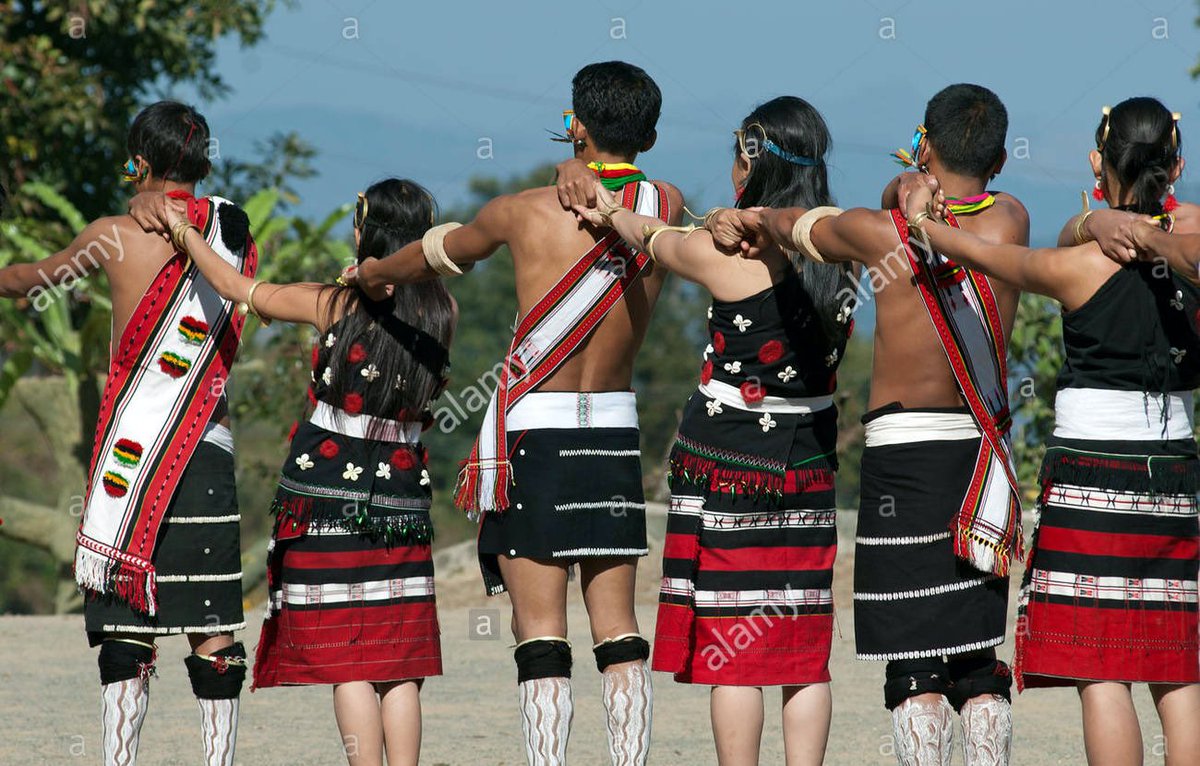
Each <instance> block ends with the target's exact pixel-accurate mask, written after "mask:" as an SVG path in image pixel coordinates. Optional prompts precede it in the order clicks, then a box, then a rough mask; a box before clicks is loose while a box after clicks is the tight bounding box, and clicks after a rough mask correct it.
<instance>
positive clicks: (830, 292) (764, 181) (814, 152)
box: [734, 96, 853, 340]
mask: <svg viewBox="0 0 1200 766" xmlns="http://www.w3.org/2000/svg"><path fill="white" fill-rule="evenodd" d="M751 126H761V127H762V131H761V133H760V132H759V130H758V128H757V127H755V128H753V129H752V128H751ZM742 130H743V131H747V132H746V134H745V135H746V141H747V144H746V148H747V150H748V151H751V152H752V153H753V154H754V156H753V157H752V158H751V160H750V175H749V176H747V178H746V184H745V186H744V187H743V188H742V195H741V197H739V198H738V203H737V206H738V207H740V208H748V207H759V206H762V207H776V208H778V207H803V208H814V207H822V206H825V205H832V204H833V195H832V194H830V192H829V173H828V169H827V167H826V165H825V155H826V154H827V153H828V152H829V148H830V145H831V144H832V143H833V139H832V138H831V137H830V135H829V128H828V126H826V124H825V118H823V117H822V116H821V113H820V112H818V111H817V110H816V107H814V106H813V105H812V104H810V103H808V102H807V101H805V100H804V99H802V98H797V97H796V96H780V97H778V98H775V99H772V100H770V101H768V102H766V103H765V104H761V105H759V106H758V107H756V108H755V109H754V111H753V112H751V113H750V114H748V115H746V118H745V119H744V120H742ZM764 134H765V135H764ZM768 140H769V141H771V142H772V143H773V144H775V145H776V146H777V147H778V148H779V149H782V150H783V151H784V152H787V153H790V154H792V155H794V156H796V157H800V158H806V159H808V160H811V161H812V164H799V163H797V162H794V161H791V160H788V159H786V158H784V157H781V156H779V155H778V154H776V153H775V152H773V151H769V150H768V149H767V148H766V146H765V142H766V141H768ZM753 143H757V146H753V145H752V144H753ZM734 152H741V145H740V144H738V145H735V146H734ZM735 156H736V154H735ZM793 264H794V265H795V266H796V269H797V271H799V272H800V280H801V283H802V285H803V287H804V291H805V292H806V293H808V296H809V299H810V300H811V301H812V303H813V306H814V308H815V309H816V312H817V316H818V318H819V320H820V323H821V327H822V329H824V330H825V333H826V335H827V336H828V337H829V339H830V340H834V339H836V338H838V336H842V337H844V336H845V325H844V324H840V323H839V322H838V321H837V317H838V314H839V313H840V312H841V311H842V309H843V305H842V304H843V303H844V302H845V301H844V298H845V288H846V287H847V286H848V285H849V286H850V287H851V288H853V277H852V274H853V272H852V271H851V268H852V267H851V266H850V265H849V264H826V263H814V262H812V261H807V260H803V259H800V258H799V257H796V258H794V259H793Z"/></svg>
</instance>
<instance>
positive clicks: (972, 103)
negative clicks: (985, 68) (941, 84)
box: [925, 83, 1008, 178]
mask: <svg viewBox="0 0 1200 766" xmlns="http://www.w3.org/2000/svg"><path fill="white" fill-rule="evenodd" d="M925 130H926V131H927V134H926V135H927V136H928V137H929V140H930V142H931V143H932V144H933V146H934V148H935V149H936V150H937V155H938V158H939V159H941V161H942V164H944V165H945V166H946V169H947V170H949V171H951V172H953V173H961V174H963V175H966V176H972V177H974V178H987V177H988V176H990V175H991V174H992V171H993V170H994V169H995V167H996V164H997V163H998V162H1000V159H1001V158H1002V157H1003V156H1004V141H1005V137H1006V136H1007V135H1008V110H1007V109H1005V108H1004V102H1003V101H1001V100H1000V97H999V96H997V95H996V94H995V93H993V92H992V91H990V90H988V89H987V88H985V87H983V86H982V85H971V84H969V83H959V84H958V85H951V86H949V87H948V88H945V89H943V90H942V91H941V92H940V93H938V94H937V95H936V96H934V97H933V98H931V99H930V100H929V105H928V106H926V107H925Z"/></svg>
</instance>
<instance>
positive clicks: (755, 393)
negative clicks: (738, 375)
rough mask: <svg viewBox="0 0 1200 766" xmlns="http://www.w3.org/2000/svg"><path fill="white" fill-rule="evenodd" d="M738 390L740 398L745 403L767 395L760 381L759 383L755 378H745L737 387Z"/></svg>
mask: <svg viewBox="0 0 1200 766" xmlns="http://www.w3.org/2000/svg"><path fill="white" fill-rule="evenodd" d="M738 390H740V391H741V392H742V399H743V400H744V401H745V402H746V404H754V403H755V402H761V401H762V400H763V397H764V396H766V395H767V392H766V391H765V390H763V386H762V383H759V382H758V381H757V380H747V381H746V382H745V383H743V384H742V385H741V386H739V387H738Z"/></svg>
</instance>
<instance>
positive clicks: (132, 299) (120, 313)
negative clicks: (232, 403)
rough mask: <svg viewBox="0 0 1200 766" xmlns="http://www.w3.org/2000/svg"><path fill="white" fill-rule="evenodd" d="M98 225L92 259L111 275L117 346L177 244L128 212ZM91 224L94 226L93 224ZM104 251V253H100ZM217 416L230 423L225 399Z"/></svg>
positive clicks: (113, 317)
mask: <svg viewBox="0 0 1200 766" xmlns="http://www.w3.org/2000/svg"><path fill="white" fill-rule="evenodd" d="M91 226H92V227H97V228H96V235H95V237H94V238H93V241H95V242H98V243H99V245H100V248H99V249H96V248H92V249H91V250H90V251H89V252H90V253H91V254H92V259H91V260H92V261H95V262H99V264H100V265H101V266H103V268H104V272H105V274H106V275H107V276H108V284H109V291H110V294H111V298H112V340H111V342H110V346H109V348H110V349H111V350H115V349H116V347H117V344H119V343H120V341H121V338H122V336H123V335H124V334H125V328H126V327H127V326H128V324H129V321H130V319H131V318H132V317H133V315H134V312H135V311H136V310H137V307H138V304H139V303H140V302H141V300H142V297H143V296H145V294H146V291H147V290H148V289H149V288H150V285H151V284H153V283H154V279H155V277H157V276H158V274H159V272H160V271H162V268H163V266H165V265H166V264H167V262H168V261H170V260H171V257H172V256H173V255H174V253H175V248H174V246H172V245H171V244H170V243H168V242H167V241H166V239H165V238H164V237H163V236H162V235H160V234H152V233H148V232H146V231H143V230H142V227H141V226H139V225H138V224H137V223H136V222H135V221H134V220H133V219H132V218H130V217H129V216H128V215H119V216H112V217H110V218H102V219H99V220H97V221H95V222H94V223H92V224H91ZM89 228H90V227H89ZM101 252H103V257H99V256H100V253H101ZM213 420H214V421H220V422H222V423H224V424H226V425H228V420H229V417H228V406H227V405H226V404H225V401H224V399H222V401H221V403H219V404H218V405H217V409H216V411H215V412H214V413H213Z"/></svg>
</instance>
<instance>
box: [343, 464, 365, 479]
mask: <svg viewBox="0 0 1200 766" xmlns="http://www.w3.org/2000/svg"><path fill="white" fill-rule="evenodd" d="M362 472H363V469H362V468H360V467H358V466H356V465H355V464H354V463H346V470H345V471H342V478H343V479H348V480H350V481H358V477H359V476H362Z"/></svg>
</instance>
